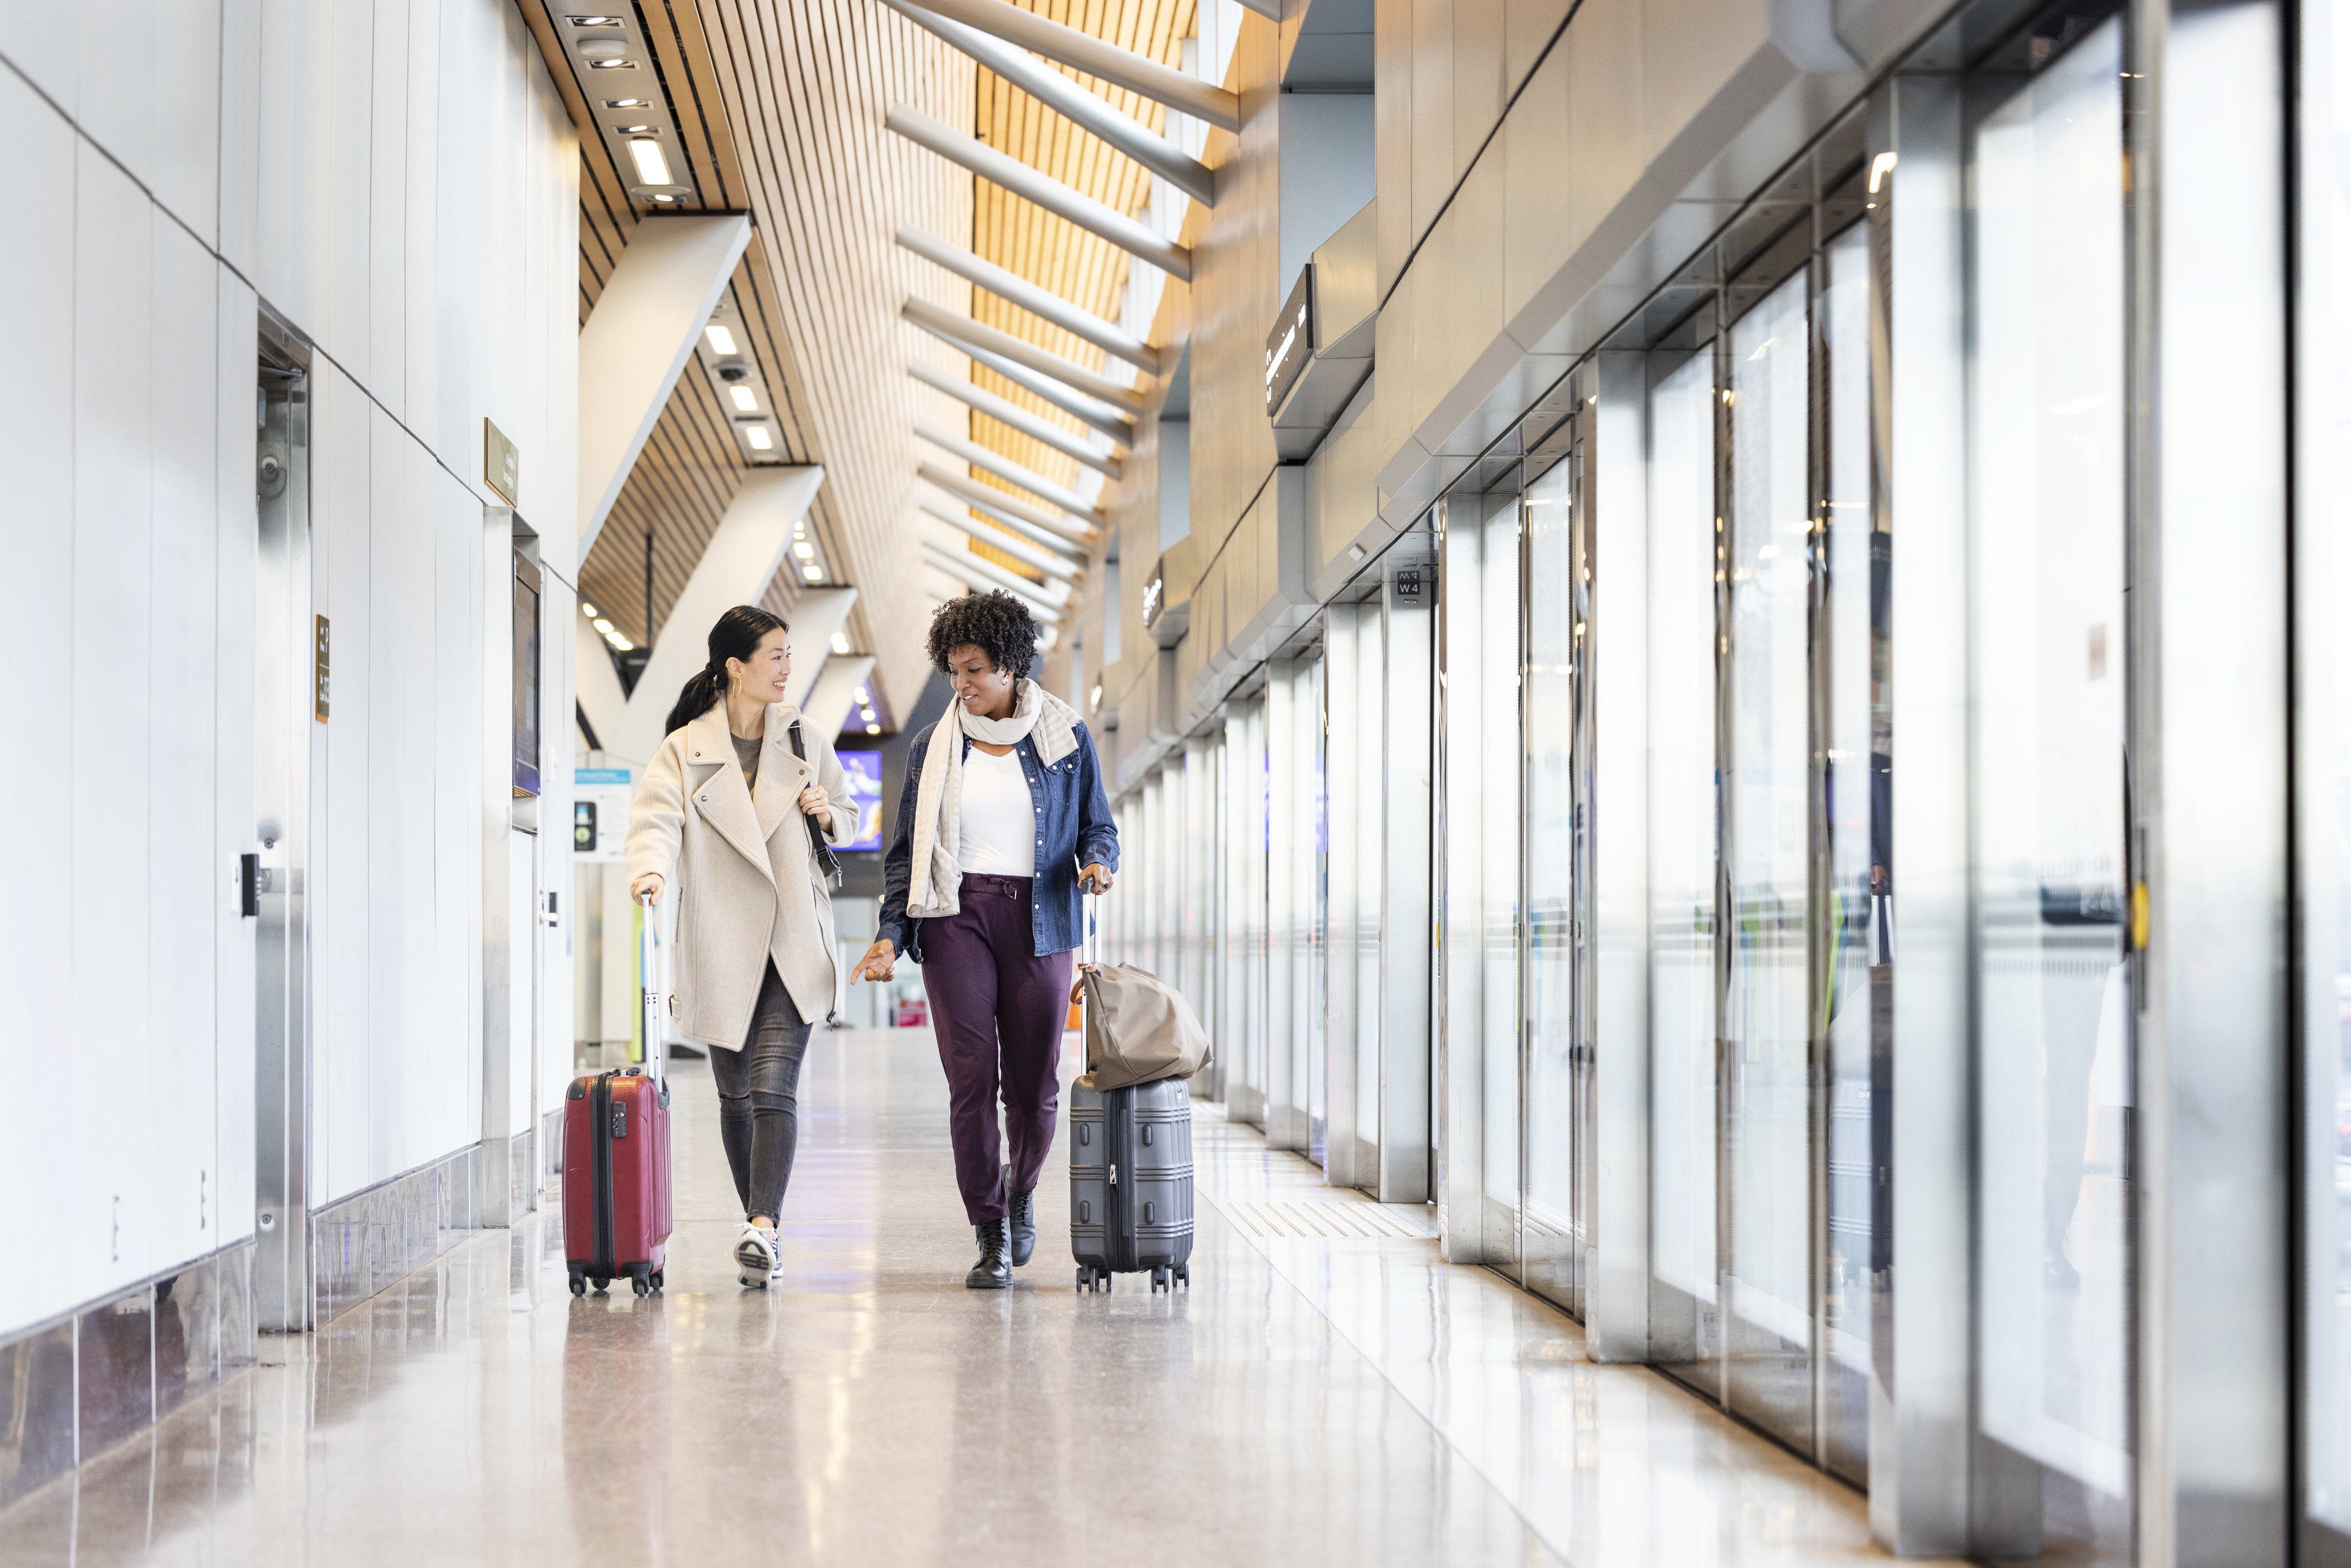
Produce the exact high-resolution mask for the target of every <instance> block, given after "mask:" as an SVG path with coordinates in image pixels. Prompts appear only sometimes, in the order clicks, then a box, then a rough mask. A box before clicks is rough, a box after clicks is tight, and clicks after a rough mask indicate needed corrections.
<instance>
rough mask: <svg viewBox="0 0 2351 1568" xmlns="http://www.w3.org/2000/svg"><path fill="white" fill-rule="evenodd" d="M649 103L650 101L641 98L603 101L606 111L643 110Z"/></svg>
mask: <svg viewBox="0 0 2351 1568" xmlns="http://www.w3.org/2000/svg"><path fill="white" fill-rule="evenodd" d="M649 102H650V100H648V99H642V98H608V99H605V100H604V107H605V108H606V109H644V108H647V107H648V106H649Z"/></svg>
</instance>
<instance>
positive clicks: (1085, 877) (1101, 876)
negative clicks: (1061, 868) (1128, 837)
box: [1078, 861, 1111, 893]
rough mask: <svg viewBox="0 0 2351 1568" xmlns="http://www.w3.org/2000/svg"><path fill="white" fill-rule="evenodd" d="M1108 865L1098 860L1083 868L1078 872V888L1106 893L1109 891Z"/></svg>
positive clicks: (1082, 890)
mask: <svg viewBox="0 0 2351 1568" xmlns="http://www.w3.org/2000/svg"><path fill="white" fill-rule="evenodd" d="M1110 884H1111V874H1110V867H1108V866H1106V865H1104V864H1102V862H1100V861H1096V862H1094V863H1093V864H1092V865H1090V866H1088V867H1086V869H1085V870H1083V871H1081V872H1080V873H1078V888H1079V891H1081V892H1083V893H1108V892H1109V891H1110Z"/></svg>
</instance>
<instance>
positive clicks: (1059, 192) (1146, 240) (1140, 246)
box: [882, 103, 1192, 283]
mask: <svg viewBox="0 0 2351 1568" xmlns="http://www.w3.org/2000/svg"><path fill="white" fill-rule="evenodd" d="M882 123H883V125H885V126H887V127H889V128H890V129H891V130H892V131H896V132H897V133H898V134H899V135H901V136H903V137H904V138H905V139H906V140H907V141H911V142H913V143H914V145H916V146H917V147H927V148H929V149H930V150H931V151H932V152H935V153H937V154H938V155H939V156H940V157H942V158H945V159H946V160H947V162H951V163H959V164H961V165H962V166H963V167H965V168H967V169H968V170H970V171H971V172H973V173H975V174H977V175H978V176H979V177H980V178H981V179H983V180H987V181H989V182H990V183H994V184H998V185H1001V186H1002V187H1004V189H1006V190H1008V191H1009V192H1011V193H1013V194H1014V195H1016V196H1024V197H1026V198H1028V199H1029V201H1031V202H1034V203H1036V204H1037V205H1039V206H1040V207H1042V208H1044V209H1045V210H1046V211H1047V212H1049V213H1057V214H1060V215H1061V216H1062V217H1065V218H1067V219H1069V220H1070V222H1071V223H1073V224H1075V225H1078V227H1080V228H1081V229H1083V230H1085V231H1086V232H1087V233H1088V234H1091V235H1098V236H1099V237H1101V238H1102V239H1105V240H1108V241H1109V242H1110V243H1111V244H1113V245H1114V246H1118V248H1119V249H1121V250H1123V251H1124V252H1126V254H1127V255H1129V256H1133V257H1134V258H1135V259H1136V260H1137V261H1147V262H1149V263H1150V264H1151V265H1152V266H1154V267H1157V268H1158V269H1159V270H1160V271H1162V272H1164V273H1165V274H1167V276H1169V277H1175V278H1180V279H1182V280H1183V281H1184V282H1186V283H1189V282H1191V281H1192V253H1191V252H1190V251H1188V250H1186V249H1185V248H1184V247H1183V246H1180V245H1177V244H1176V243H1175V241H1173V240H1170V239H1167V238H1165V237H1164V236H1162V235H1160V234H1159V233H1158V232H1157V231H1156V230H1155V229H1153V228H1152V227H1151V226H1150V225H1147V224H1142V223H1138V222H1136V221H1135V220H1134V219H1133V218H1131V217H1128V216H1127V215H1126V214H1124V213H1122V212H1120V211H1119V210H1118V209H1117V208H1116V207H1113V206H1112V205H1111V204H1109V203H1107V202H1098V201H1096V200H1094V199H1093V198H1092V196H1089V195H1087V194H1086V193H1084V192H1083V191H1080V190H1076V189H1073V188H1072V187H1071V186H1068V185H1064V184H1063V183H1061V181H1059V180H1056V179H1054V178H1053V177H1052V176H1051V175H1050V174H1040V173H1039V172H1037V171H1036V170H1034V169H1031V168H1030V167H1029V165H1028V164H1026V163H1023V162H1020V160H1019V159H1018V158H1015V157H1013V156H1011V155H1010V154H1009V153H1006V152H998V151H997V150H996V149H995V148H993V147H990V146H989V145H988V144H987V142H985V141H981V140H979V138H977V136H968V135H966V134H965V133H964V132H962V131H956V130H955V129H954V128H952V127H951V126H946V125H943V124H941V123H940V122H939V121H937V120H933V119H932V118H931V117H930V116H929V115H927V114H925V113H923V112H922V111H921V110H915V109H908V108H907V107H906V106H905V105H904V104H903V103H893V104H892V105H891V106H890V112H889V114H888V115H887V116H885V117H884V118H883V121H882Z"/></svg>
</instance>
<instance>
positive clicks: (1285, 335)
mask: <svg viewBox="0 0 2351 1568" xmlns="http://www.w3.org/2000/svg"><path fill="white" fill-rule="evenodd" d="M1313 357H1314V264H1313V263H1312V262H1309V263H1307V264H1306V265H1305V266H1304V267H1300V268H1299V269H1298V282H1297V283H1296V284H1295V285H1294V286H1292V287H1291V288H1290V298H1287V299H1285V300H1283V301H1282V302H1281V315H1280V317H1279V318H1278V319H1276V320H1275V321H1274V323H1273V330H1272V331H1270V332H1268V333H1267V334H1266V335H1265V412H1266V413H1267V415H1268V416H1269V417H1270V416H1271V414H1272V413H1273V411H1274V410H1275V409H1278V408H1280V406H1281V400H1282V399H1283V398H1286V397H1288V396H1289V395H1290V386H1291V384H1292V383H1293V382H1296V381H1297V380H1298V373H1299V372H1300V371H1303V370H1304V369H1305V368H1306V361H1309V360H1311V359H1312V358H1313Z"/></svg>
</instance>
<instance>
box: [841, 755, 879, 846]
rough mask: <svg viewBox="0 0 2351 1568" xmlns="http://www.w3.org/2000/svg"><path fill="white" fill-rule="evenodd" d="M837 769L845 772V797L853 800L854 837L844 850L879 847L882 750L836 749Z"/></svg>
mask: <svg viewBox="0 0 2351 1568" xmlns="http://www.w3.org/2000/svg"><path fill="white" fill-rule="evenodd" d="M833 755H834V756H836V757H838V758H841V771H843V772H845V773H847V774H848V775H849V798H850V799H851V800H853V801H855V802H856V804H857V837H855V838H854V839H852V840H851V841H849V842H847V843H845V844H842V845H841V846H840V847H841V848H842V849H844V850H878V849H880V848H881V847H882V754H881V753H880V752H878V751H836V752H834V753H833Z"/></svg>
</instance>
